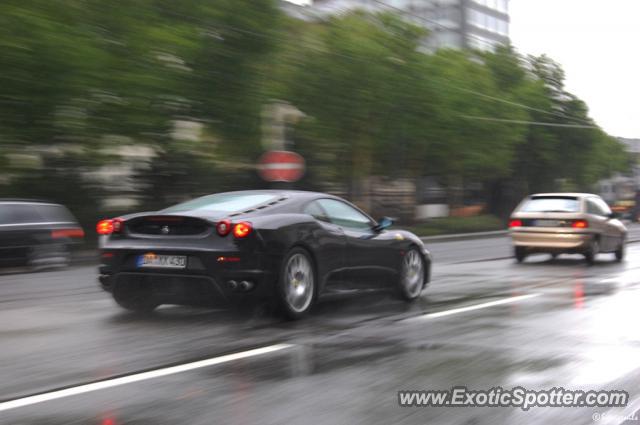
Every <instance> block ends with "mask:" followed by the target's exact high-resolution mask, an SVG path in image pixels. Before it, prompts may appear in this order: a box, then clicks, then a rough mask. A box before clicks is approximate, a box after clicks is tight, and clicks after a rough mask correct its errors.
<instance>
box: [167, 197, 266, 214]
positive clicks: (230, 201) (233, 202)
mask: <svg viewBox="0 0 640 425" xmlns="http://www.w3.org/2000/svg"><path fill="white" fill-rule="evenodd" d="M274 199H276V196H275V195H273V194H265V193H249V194H241V193H240V194H239V193H221V194H217V195H207V196H203V197H201V198H196V199H192V200H191V201H187V202H183V203H181V204H178V205H174V206H172V207H169V208H167V209H165V210H164V212H177V211H193V210H197V211H219V212H234V211H243V210H246V209H249V208H252V207H255V206H257V205H260V204H264V203H265V202H269V201H271V200H274Z"/></svg>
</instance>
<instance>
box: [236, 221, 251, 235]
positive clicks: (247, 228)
mask: <svg viewBox="0 0 640 425" xmlns="http://www.w3.org/2000/svg"><path fill="white" fill-rule="evenodd" d="M251 230H253V227H251V223H247V222H246V221H241V222H240V223H237V224H236V225H234V226H233V236H235V237H236V238H246V237H247V236H248V235H249V233H251Z"/></svg>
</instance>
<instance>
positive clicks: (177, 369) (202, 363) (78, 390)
mask: <svg viewBox="0 0 640 425" xmlns="http://www.w3.org/2000/svg"><path fill="white" fill-rule="evenodd" d="M291 347H293V345H290V344H275V345H269V346H267V347H262V348H256V349H254V350H248V351H241V352H239V353H233V354H227V355H224V356H220V357H213V358H210V359H206V360H199V361H196V362H191V363H185V364H182V365H177V366H170V367H165V368H162V369H156V370H150V371H147V372H142V373H136V374H133V375H128V376H123V377H120V378H113V379H107V380H105V381H100V382H94V383H91V384H85V385H79V386H77V387H71V388H65V389H63V390H56V391H51V392H48V393H44V394H38V395H33V396H29V397H23V398H18V399H15V400H9V401H5V402H3V403H0V412H3V411H5V410H10V409H16V408H19V407H25V406H30V405H32V404H37V403H43V402H45V401H50V400H56V399H59V398H64V397H71V396H74V395H78V394H84V393H89V392H92V391H98V390H104V389H106V388H112V387H117V386H120V385H126V384H131V383H134V382H140V381H146V380H148V379H153V378H159V377H161V376H167V375H173V374H176V373H181V372H187V371H189V370H194V369H200V368H203V367H208V366H214V365H218V364H222V363H228V362H231V361H234V360H240V359H246V358H248V357H255V356H261V355H263V354H269V353H273V352H275V351H280V350H284V349H287V348H291Z"/></svg>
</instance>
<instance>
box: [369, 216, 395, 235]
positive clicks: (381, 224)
mask: <svg viewBox="0 0 640 425" xmlns="http://www.w3.org/2000/svg"><path fill="white" fill-rule="evenodd" d="M393 223H394V220H393V219H392V218H391V217H382V218H381V219H380V220H378V224H376V225H375V226H373V230H375V231H376V232H381V231H383V230H384V229H386V228H388V227H391V226H392V225H393Z"/></svg>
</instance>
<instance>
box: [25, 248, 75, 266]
mask: <svg viewBox="0 0 640 425" xmlns="http://www.w3.org/2000/svg"><path fill="white" fill-rule="evenodd" d="M69 259H70V253H69V248H67V247H66V246H65V245H55V244H43V245H36V246H33V247H31V248H30V249H29V253H28V256H27V263H28V266H29V269H31V271H40V270H46V269H51V268H58V267H67V266H68V265H69Z"/></svg>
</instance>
